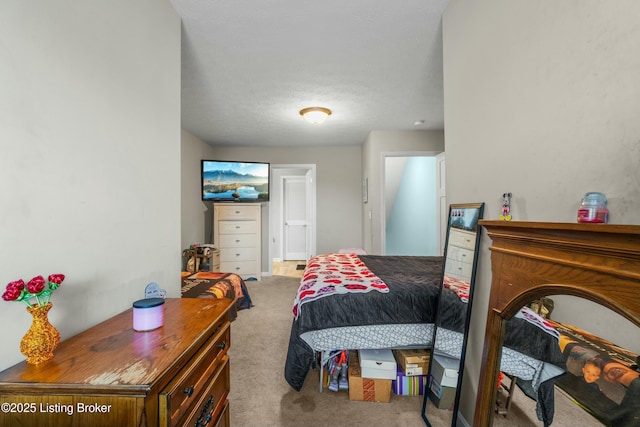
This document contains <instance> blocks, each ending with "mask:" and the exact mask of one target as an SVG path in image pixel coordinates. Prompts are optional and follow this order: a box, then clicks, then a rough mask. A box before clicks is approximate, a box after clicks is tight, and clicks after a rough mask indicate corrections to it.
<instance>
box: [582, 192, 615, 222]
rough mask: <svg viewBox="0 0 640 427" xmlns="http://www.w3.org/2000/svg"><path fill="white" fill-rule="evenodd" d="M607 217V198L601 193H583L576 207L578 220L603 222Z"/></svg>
mask: <svg viewBox="0 0 640 427" xmlns="http://www.w3.org/2000/svg"><path fill="white" fill-rule="evenodd" d="M608 218H609V209H608V208H607V198H606V197H605V195H604V194H602V193H597V192H590V193H587V194H585V195H584V197H583V198H582V202H581V203H580V207H579V208H578V222H590V223H605V222H607V220H608Z"/></svg>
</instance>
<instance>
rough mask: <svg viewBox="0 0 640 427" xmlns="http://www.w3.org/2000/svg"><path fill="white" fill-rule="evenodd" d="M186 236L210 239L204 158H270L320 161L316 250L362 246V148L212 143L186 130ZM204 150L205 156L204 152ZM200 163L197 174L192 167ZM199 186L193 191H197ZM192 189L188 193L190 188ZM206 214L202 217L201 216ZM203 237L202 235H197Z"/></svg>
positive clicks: (276, 161)
mask: <svg viewBox="0 0 640 427" xmlns="http://www.w3.org/2000/svg"><path fill="white" fill-rule="evenodd" d="M182 145H183V148H182V153H183V155H184V157H183V159H182V188H183V201H182V215H183V221H182V241H183V245H185V244H190V243H193V242H194V241H193V240H191V239H200V238H204V239H205V240H208V236H206V234H207V233H208V231H207V230H208V227H207V226H206V225H202V224H204V223H205V222H207V223H208V222H210V221H211V217H210V213H207V210H208V204H205V203H203V202H202V201H201V199H200V193H199V191H200V175H199V174H200V159H202V158H209V159H220V160H239V161H260V162H269V163H271V164H279V165H284V164H297V165H300V164H315V165H316V230H317V245H316V248H317V253H328V252H336V251H337V250H338V249H340V248H344V247H349V248H350V247H361V246H362V224H361V222H360V221H361V212H362V195H361V188H360V182H361V176H362V169H361V163H362V148H361V146H359V145H357V146H340V147H210V146H208V145H206V144H205V143H204V142H202V140H200V139H199V138H197V137H195V136H193V135H191V134H189V133H188V132H184V131H183V138H182ZM202 156H204V157H202ZM194 169H197V175H196V174H195V173H194ZM194 189H195V191H194ZM187 192H188V194H187ZM268 209H269V208H268V205H266V204H265V205H264V206H263V216H262V218H263V221H262V234H263V236H262V242H263V247H262V254H263V255H262V271H263V272H267V271H269V262H270V260H269V259H268V253H269V252H268V249H269V246H268V243H269V242H268V240H269V239H268V233H269V217H268ZM203 215H204V218H203V217H202V216H203ZM196 242H202V240H196Z"/></svg>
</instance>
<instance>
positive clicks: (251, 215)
mask: <svg viewBox="0 0 640 427" xmlns="http://www.w3.org/2000/svg"><path fill="white" fill-rule="evenodd" d="M258 210H259V206H218V209H217V214H218V220H220V221H226V220H235V219H240V220H247V219H256V217H257V216H258Z"/></svg>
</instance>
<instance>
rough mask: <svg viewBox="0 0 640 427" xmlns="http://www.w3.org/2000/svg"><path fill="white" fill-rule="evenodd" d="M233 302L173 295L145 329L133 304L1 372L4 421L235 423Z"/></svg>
mask: <svg viewBox="0 0 640 427" xmlns="http://www.w3.org/2000/svg"><path fill="white" fill-rule="evenodd" d="M232 303H233V301H232V300H230V299H226V298H223V299H203V298H184V299H181V298H176V299H167V300H166V302H165V304H164V325H163V326H162V327H160V328H158V329H155V330H153V331H147V332H136V331H134V330H133V328H132V324H133V312H132V309H129V310H126V311H124V312H123V313H121V314H118V315H116V316H114V317H112V318H110V319H108V320H106V321H104V322H102V323H100V324H98V325H96V326H94V327H92V328H90V329H87V330H86V331H84V332H82V333H80V334H78V335H76V336H74V337H71V338H69V339H67V340H65V341H63V342H61V343H60V346H59V347H58V348H57V349H56V351H55V356H54V358H53V359H52V360H50V361H48V362H44V363H43V364H41V365H38V366H33V365H27V364H26V363H25V362H21V363H19V364H17V365H15V366H12V367H11V368H8V369H6V370H5V371H3V372H0V404H2V410H1V411H0V426H18V425H20V426H38V427H46V426H78V427H80V426H92V427H99V426H105V427H112V426H119V427H120V426H122V427H125V426H131V427H138V426H183V425H185V426H187V425H188V426H209V427H217V426H229V401H228V398H227V397H228V394H229V388H230V379H229V356H228V355H227V349H228V348H229V346H230V343H231V341H230V329H229V319H228V311H229V308H230V307H231V304H232Z"/></svg>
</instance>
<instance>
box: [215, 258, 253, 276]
mask: <svg viewBox="0 0 640 427" xmlns="http://www.w3.org/2000/svg"><path fill="white" fill-rule="evenodd" d="M256 268H257V265H256V262H255V261H235V262H231V261H229V262H225V261H222V262H221V263H220V270H221V271H225V272H227V273H235V274H239V275H241V276H250V275H257V274H258V271H256Z"/></svg>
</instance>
